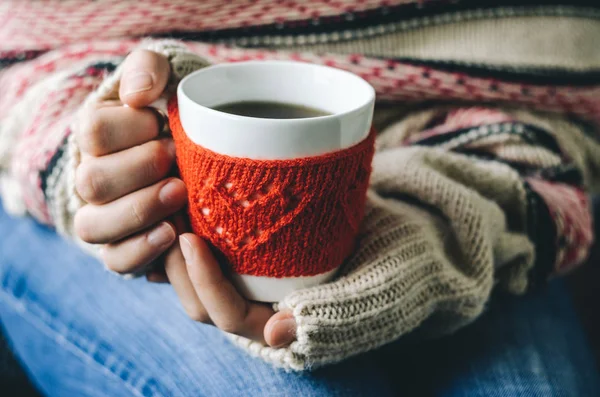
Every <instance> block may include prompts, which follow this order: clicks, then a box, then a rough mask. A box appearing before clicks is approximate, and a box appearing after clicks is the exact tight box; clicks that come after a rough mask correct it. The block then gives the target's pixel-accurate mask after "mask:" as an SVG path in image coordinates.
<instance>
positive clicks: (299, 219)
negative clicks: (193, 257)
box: [169, 97, 375, 277]
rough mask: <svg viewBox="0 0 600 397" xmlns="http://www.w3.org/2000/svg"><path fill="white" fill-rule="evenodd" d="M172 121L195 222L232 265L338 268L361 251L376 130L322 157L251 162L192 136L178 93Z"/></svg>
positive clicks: (273, 272) (250, 270) (287, 273)
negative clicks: (184, 123) (356, 248)
mask: <svg viewBox="0 0 600 397" xmlns="http://www.w3.org/2000/svg"><path fill="white" fill-rule="evenodd" d="M169 119H170V124H171V131H172V133H173V138H174V139H175V143H176V150H177V164H178V165H179V172H180V173H181V177H182V178H183V180H184V182H185V184H186V186H187V188H188V202H189V207H188V208H189V217H190V221H191V225H192V228H193V230H194V232H196V234H198V235H199V236H202V237H204V238H206V239H207V240H208V241H210V242H212V243H213V245H215V246H216V247H217V248H218V249H219V251H220V252H221V253H223V254H224V255H225V258H226V259H227V261H228V262H229V263H230V264H231V266H232V269H233V271H235V272H236V273H239V274H250V275H253V276H266V277H298V276H313V275H317V274H322V273H326V272H328V271H330V270H333V269H335V268H337V267H338V266H339V265H341V264H342V262H343V261H344V259H346V257H347V256H348V255H349V254H350V253H351V252H352V251H353V250H354V243H355V239H356V235H357V233H358V228H359V225H360V222H361V220H362V214H363V213H364V207H365V195H366V191H367V186H368V183H369V175H370V174H371V161H372V159H373V152H374V143H373V141H374V137H375V133H374V132H371V133H370V134H369V136H368V137H367V139H365V140H363V141H362V142H360V143H359V144H357V145H355V146H353V147H351V148H348V149H344V150H340V151H338V152H334V153H330V154H325V155H322V156H314V157H307V158H299V159H291V160H252V159H248V158H235V157H230V156H225V155H222V154H218V153H215V152H212V151H210V150H208V149H206V148H203V147H202V146H200V145H197V144H195V143H194V142H192V141H191V140H190V139H189V138H188V137H187V135H186V133H185V131H184V130H183V127H182V126H181V123H180V121H179V113H178V109H177V100H176V98H175V97H174V98H173V99H172V100H171V101H170V104H169ZM307 247H309V249H307Z"/></svg>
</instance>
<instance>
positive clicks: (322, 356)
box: [232, 110, 600, 370]
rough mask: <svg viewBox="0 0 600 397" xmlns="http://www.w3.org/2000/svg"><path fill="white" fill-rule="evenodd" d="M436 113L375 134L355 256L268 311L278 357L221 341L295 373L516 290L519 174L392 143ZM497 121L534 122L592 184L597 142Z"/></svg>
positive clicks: (424, 331)
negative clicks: (277, 331) (287, 315)
mask: <svg viewBox="0 0 600 397" xmlns="http://www.w3.org/2000/svg"><path fill="white" fill-rule="evenodd" d="M436 113H437V111H426V112H421V113H418V114H416V115H412V116H411V117H408V118H407V119H405V120H403V121H402V122H400V123H397V124H396V125H395V126H393V127H392V128H389V129H388V130H387V131H386V132H384V133H383V134H382V135H381V136H380V138H379V141H378V149H379V151H378V153H377V154H376V155H375V159H374V169H373V175H372V181H371V188H372V189H371V191H370V192H369V200H368V208H367V212H366V216H365V219H364V224H363V229H362V237H361V240H360V243H359V248H358V250H357V252H356V253H355V254H354V256H353V257H352V258H350V260H349V261H348V263H347V264H346V266H345V268H344V269H343V272H342V273H341V274H340V275H339V277H338V278H337V280H336V281H334V282H332V283H329V284H326V285H323V286H319V287H315V288H312V289H307V290H303V291H298V292H295V293H293V294H291V295H290V296H288V297H286V298H285V299H284V300H283V301H281V302H280V303H279V304H278V305H277V306H278V309H290V310H291V311H292V312H293V314H294V317H295V320H296V322H297V325H298V329H297V340H296V341H295V342H293V343H292V344H291V345H290V346H289V347H286V348H282V349H274V348H269V347H264V346H262V345H260V344H258V343H256V342H251V341H249V340H247V339H244V338H241V337H235V336H233V337H232V338H233V339H234V340H235V342H236V343H238V344H239V345H241V346H243V347H244V348H246V349H247V350H249V351H250V352H252V353H253V354H255V355H257V356H259V357H261V358H263V359H265V360H267V361H269V362H272V363H274V364H275V365H278V366H282V367H285V368H288V369H292V370H306V369H310V368H314V367H318V366H321V365H325V364H330V363H334V362H338V361H340V360H343V359H345V358H347V357H349V356H352V355H355V354H358V353H361V352H366V351H368V350H371V349H374V348H377V347H380V346H382V345H384V344H386V343H389V342H391V341H394V340H396V339H398V338H399V337H401V336H403V335H405V334H407V333H409V332H413V331H416V332H417V333H418V334H420V335H423V336H433V335H439V334H445V333H449V332H452V331H454V330H456V329H458V328H460V327H462V326H464V325H466V324H468V323H470V322H472V321H473V320H475V319H476V318H477V317H478V316H479V315H480V314H481V313H482V311H483V310H484V306H485V304H486V302H487V301H488V298H489V296H490V292H491V291H492V289H493V288H494V286H495V285H499V286H500V287H502V288H504V289H505V290H507V291H509V292H512V293H517V294H519V293H523V292H524V291H525V290H526V288H527V286H528V282H529V278H530V273H532V271H531V270H532V267H533V266H534V264H535V259H536V258H535V257H536V250H535V247H534V244H533V242H532V241H531V237H530V236H529V235H528V233H527V226H526V224H527V220H526V217H527V216H528V215H527V214H528V208H527V206H528V192H527V191H526V188H525V185H524V183H523V179H522V176H521V175H520V174H519V173H518V172H517V171H516V170H515V169H513V168H512V167H510V166H509V165H506V164H504V163H502V162H501V161H493V160H492V161H478V160H475V159H474V158H472V157H468V156H465V155H463V154H456V153H451V152H449V151H448V150H442V149H436V148H424V147H404V146H398V142H400V141H401V140H402V139H404V138H406V137H407V135H409V134H410V133H411V131H413V130H414V131H417V130H421V129H422V128H424V125H426V124H427V123H429V122H430V121H431V119H432V118H433V117H434V116H435V114H436ZM506 113H507V114H511V115H512V116H514V118H515V119H516V120H521V121H525V120H526V121H527V122H528V123H530V125H538V126H542V125H543V126H545V127H546V128H547V131H550V133H551V134H553V135H554V136H555V137H556V138H557V139H558V140H559V141H560V142H561V143H562V144H563V145H562V148H563V149H564V150H565V153H569V155H570V156H573V157H572V158H579V164H580V165H581V169H585V172H584V178H588V179H589V178H596V179H597V174H595V173H594V172H597V171H598V169H600V168H598V166H599V165H600V149H599V148H600V146H599V145H598V143H597V142H596V141H594V140H592V139H590V138H588V137H586V135H585V134H583V132H582V130H581V129H580V128H579V127H577V126H576V125H575V124H573V123H570V122H567V121H565V120H563V119H562V118H561V117H557V116H550V115H535V114H533V113H529V112H522V111H510V110H506ZM507 139H508V138H507ZM567 142H568V143H567ZM497 146H498V142H497V141H496V142H495V143H493V144H492V145H491V146H490V147H492V148H497ZM510 146H511V143H509V142H505V144H504V145H503V147H504V148H508V147H510ZM512 149H513V150H512V151H509V152H510V153H512V155H513V156H515V153H517V154H518V153H520V154H527V157H528V158H529V159H530V162H531V163H535V162H541V163H544V162H550V163H551V162H552V161H553V157H552V153H549V152H548V151H547V150H546V149H544V148H541V147H535V146H533V145H530V144H528V145H520V146H519V145H517V144H514V142H513V146H512ZM575 161H576V162H577V160H575ZM584 164H587V165H584ZM593 170H596V171H593ZM507 220H509V221H508V222H507Z"/></svg>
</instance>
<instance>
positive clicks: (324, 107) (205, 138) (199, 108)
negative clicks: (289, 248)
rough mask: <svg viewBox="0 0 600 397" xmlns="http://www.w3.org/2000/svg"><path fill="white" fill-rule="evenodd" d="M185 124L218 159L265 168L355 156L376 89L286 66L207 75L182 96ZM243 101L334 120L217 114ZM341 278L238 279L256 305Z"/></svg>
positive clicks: (186, 83)
mask: <svg viewBox="0 0 600 397" xmlns="http://www.w3.org/2000/svg"><path fill="white" fill-rule="evenodd" d="M177 99H178V106H179V117H180V121H181V125H182V127H183V129H184V130H185V133H186V135H187V136H188V138H189V139H190V140H191V141H193V142H194V143H196V144H198V145H201V146H203V147H204V148H206V149H209V150H211V151H213V152H216V153H219V154H223V155H228V156H232V157H243V158H251V159H261V160H274V159H295V158H302V157H310V156H317V155H321V154H325V153H330V152H335V151H338V150H341V149H345V148H349V147H351V146H354V145H356V144H357V143H359V142H361V141H362V140H364V139H365V138H366V137H367V136H368V134H369V131H370V128H371V122H372V117H373V107H374V102H375V91H374V89H373V88H372V87H371V86H370V85H369V84H368V83H367V82H366V81H365V80H363V79H362V78H360V77H358V76H356V75H354V74H352V73H349V72H346V71H343V70H339V69H335V68H331V67H326V66H320V65H314V64H308V63H300V62H288V61H250V62H239V63H229V64H222V65H217V66H211V67H207V68H204V69H201V70H198V71H196V72H195V73H192V74H190V75H189V76H187V77H186V78H184V79H183V80H182V81H181V83H180V84H179V87H178V90H177ZM241 101H264V102H279V103H286V104H292V105H299V106H305V107H308V108H314V109H318V110H321V111H324V112H327V113H329V115H326V116H320V117H313V118H301V119H265V118H253V117H245V116H238V115H233V114H229V113H224V112H221V111H217V110H214V109H213V108H214V107H217V106H220V105H224V104H229V103H234V102H241ZM334 272H335V271H330V272H328V273H326V274H319V275H316V276H310V277H291V278H268V277H260V276H251V275H239V274H235V275H233V278H234V282H235V283H236V285H237V287H238V288H239V289H240V291H241V292H242V293H243V294H244V295H245V296H247V297H248V298H250V299H253V300H258V301H265V302H274V301H278V300H280V299H282V298H283V297H285V296H286V295H287V294H288V293H290V292H292V291H293V290H296V289H299V288H305V287H310V286H313V285H317V284H319V283H322V282H324V281H326V280H327V279H329V278H331V276H332V275H333V274H334Z"/></svg>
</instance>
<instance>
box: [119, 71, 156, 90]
mask: <svg viewBox="0 0 600 397" xmlns="http://www.w3.org/2000/svg"><path fill="white" fill-rule="evenodd" d="M122 84H123V94H124V95H125V96H127V95H131V94H136V93H138V92H144V91H148V90H150V89H151V88H152V85H153V84H154V81H153V80H152V76H151V75H150V74H149V73H148V72H145V71H137V72H130V73H127V74H126V75H125V76H123V79H122Z"/></svg>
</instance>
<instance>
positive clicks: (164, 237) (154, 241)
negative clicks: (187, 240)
mask: <svg viewBox="0 0 600 397" xmlns="http://www.w3.org/2000/svg"><path fill="white" fill-rule="evenodd" d="M147 239H148V243H149V244H150V245H153V246H155V247H164V246H165V245H167V244H170V243H172V242H173V240H175V231H174V230H173V228H172V227H171V225H169V224H168V223H167V222H163V223H161V224H160V225H158V227H156V228H155V229H154V230H152V231H151V232H150V233H148V237H147Z"/></svg>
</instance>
